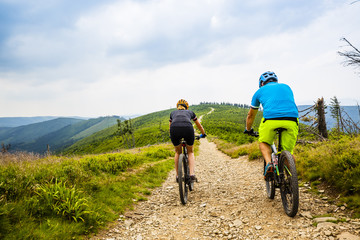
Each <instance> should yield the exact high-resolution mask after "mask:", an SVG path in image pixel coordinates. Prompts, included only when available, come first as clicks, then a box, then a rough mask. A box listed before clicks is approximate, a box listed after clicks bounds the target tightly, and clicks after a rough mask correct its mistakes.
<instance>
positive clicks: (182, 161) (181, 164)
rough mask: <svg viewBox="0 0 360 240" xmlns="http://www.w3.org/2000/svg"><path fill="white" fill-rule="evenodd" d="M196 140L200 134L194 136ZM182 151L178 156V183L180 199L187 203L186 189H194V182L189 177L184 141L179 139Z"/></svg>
mask: <svg viewBox="0 0 360 240" xmlns="http://www.w3.org/2000/svg"><path fill="white" fill-rule="evenodd" d="M195 139H196V140H199V139H200V136H195ZM181 147H182V153H181V154H180V156H179V161H178V183H179V193H180V200H181V203H182V204H183V205H185V204H186V203H187V199H188V191H193V190H194V182H193V181H191V178H190V168H189V160H188V154H187V149H186V142H185V141H184V140H182V141H181Z"/></svg>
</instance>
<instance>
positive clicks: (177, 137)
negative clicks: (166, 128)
mask: <svg viewBox="0 0 360 240" xmlns="http://www.w3.org/2000/svg"><path fill="white" fill-rule="evenodd" d="M170 138H171V142H172V143H173V145H174V146H178V145H179V144H180V143H181V139H182V138H184V140H185V141H186V144H187V145H190V146H192V145H194V141H195V134H194V128H193V127H192V126H190V127H176V126H174V127H170Z"/></svg>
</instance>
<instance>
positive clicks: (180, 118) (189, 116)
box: [170, 99, 206, 181]
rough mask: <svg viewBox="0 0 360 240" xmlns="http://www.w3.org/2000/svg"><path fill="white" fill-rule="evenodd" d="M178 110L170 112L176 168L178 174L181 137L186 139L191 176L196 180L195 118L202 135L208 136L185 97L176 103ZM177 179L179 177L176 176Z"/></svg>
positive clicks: (171, 136)
mask: <svg viewBox="0 0 360 240" xmlns="http://www.w3.org/2000/svg"><path fill="white" fill-rule="evenodd" d="M176 108H177V110H175V111H173V112H171V114H170V138H171V142H172V143H173V145H174V146H175V169H176V174H177V170H178V169H177V168H178V161H179V156H180V154H181V151H182V149H181V139H182V138H184V140H185V141H186V149H187V152H188V158H189V168H190V177H191V180H192V181H196V180H197V179H196V177H195V155H194V148H193V145H194V140H195V135H194V127H193V125H192V123H191V120H193V121H194V122H195V124H196V126H197V128H198V129H199V130H200V132H201V135H200V137H202V138H204V137H205V136H206V134H205V130H204V128H203V127H202V125H201V123H200V121H199V120H198V119H197V117H196V115H195V113H194V112H193V111H191V110H188V109H189V104H188V102H187V101H185V100H184V99H180V100H179V101H178V102H177V104H176ZM176 180H178V177H177V176H176Z"/></svg>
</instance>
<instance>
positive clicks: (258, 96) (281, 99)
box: [251, 82, 299, 119]
mask: <svg viewBox="0 0 360 240" xmlns="http://www.w3.org/2000/svg"><path fill="white" fill-rule="evenodd" d="M260 104H261V105H262V107H263V109H264V113H263V117H264V118H265V119H271V118H282V117H294V118H298V117H299V112H298V109H297V106H296V104H295V100H294V94H293V92H292V90H291V88H290V87H289V86H288V85H286V84H283V83H277V82H270V83H268V84H266V85H265V86H263V87H261V88H259V89H258V90H257V91H256V92H255V94H254V96H253V98H252V100H251V108H255V109H257V108H259V107H260Z"/></svg>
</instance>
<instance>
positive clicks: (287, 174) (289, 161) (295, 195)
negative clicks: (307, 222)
mask: <svg viewBox="0 0 360 240" xmlns="http://www.w3.org/2000/svg"><path fill="white" fill-rule="evenodd" d="M279 160H280V164H279V168H280V169H279V171H280V173H284V179H283V184H282V186H280V192H281V200H282V203H283V207H284V210H285V213H286V214H287V215H288V216H289V217H294V216H295V215H296V214H297V212H298V207H299V185H298V177H297V173H296V166H295V161H294V158H293V156H292V155H291V153H290V152H289V151H282V152H281V154H280V159H279ZM285 166H286V167H285Z"/></svg>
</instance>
